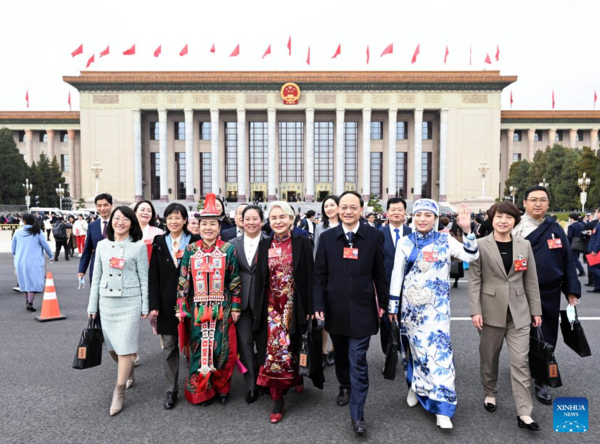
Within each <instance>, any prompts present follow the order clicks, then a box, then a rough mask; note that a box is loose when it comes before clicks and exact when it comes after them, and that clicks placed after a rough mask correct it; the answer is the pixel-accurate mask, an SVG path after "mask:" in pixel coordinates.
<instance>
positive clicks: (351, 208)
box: [340, 205, 360, 213]
mask: <svg viewBox="0 0 600 444" xmlns="http://www.w3.org/2000/svg"><path fill="white" fill-rule="evenodd" d="M340 210H342V211H348V210H350V211H352V212H353V213H356V212H358V211H360V207H357V206H355V205H353V206H350V207H349V206H347V205H343V206H341V207H340Z"/></svg>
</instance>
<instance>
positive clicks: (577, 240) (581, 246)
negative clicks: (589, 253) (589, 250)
mask: <svg viewBox="0 0 600 444" xmlns="http://www.w3.org/2000/svg"><path fill="white" fill-rule="evenodd" d="M571 250H573V251H576V252H579V253H585V251H586V250H585V241H584V240H583V239H582V238H581V237H578V236H577V237H574V238H573V242H572V243H571Z"/></svg>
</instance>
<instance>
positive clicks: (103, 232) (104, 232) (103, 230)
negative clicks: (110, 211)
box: [102, 220, 108, 239]
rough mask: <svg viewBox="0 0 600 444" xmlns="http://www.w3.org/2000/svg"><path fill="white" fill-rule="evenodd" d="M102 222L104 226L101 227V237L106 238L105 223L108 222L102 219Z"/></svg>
mask: <svg viewBox="0 0 600 444" xmlns="http://www.w3.org/2000/svg"><path fill="white" fill-rule="evenodd" d="M102 223H103V224H104V228H102V238H103V239H106V224H107V223H108V222H106V221H105V220H104V221H102Z"/></svg>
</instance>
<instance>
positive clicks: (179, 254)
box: [175, 250, 183, 259]
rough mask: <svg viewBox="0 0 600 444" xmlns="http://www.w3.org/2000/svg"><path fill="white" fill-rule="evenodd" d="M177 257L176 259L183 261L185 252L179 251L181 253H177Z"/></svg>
mask: <svg viewBox="0 0 600 444" xmlns="http://www.w3.org/2000/svg"><path fill="white" fill-rule="evenodd" d="M175 257H176V258H177V259H181V258H182V257H183V250H179V251H178V252H177V254H176V255H175Z"/></svg>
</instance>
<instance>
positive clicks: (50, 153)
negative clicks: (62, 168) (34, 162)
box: [46, 129, 55, 162]
mask: <svg viewBox="0 0 600 444" xmlns="http://www.w3.org/2000/svg"><path fill="white" fill-rule="evenodd" d="M46 140H47V141H48V159H50V162H52V159H54V155H55V154H54V130H51V129H49V130H46Z"/></svg>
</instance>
